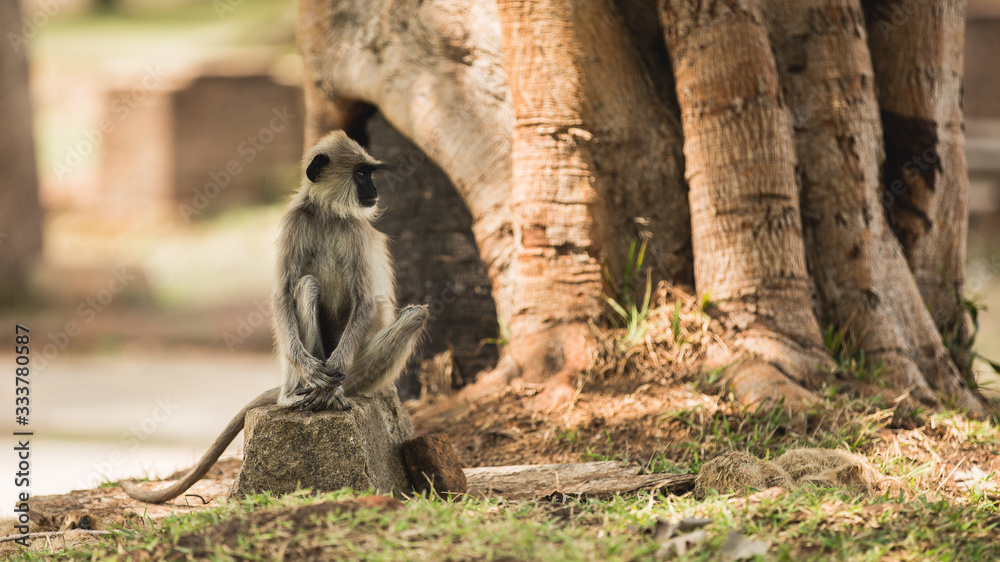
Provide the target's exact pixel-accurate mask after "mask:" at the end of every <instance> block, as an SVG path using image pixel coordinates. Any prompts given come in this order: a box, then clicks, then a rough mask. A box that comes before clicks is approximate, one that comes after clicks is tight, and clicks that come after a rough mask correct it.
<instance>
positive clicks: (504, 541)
mask: <svg viewBox="0 0 1000 562" xmlns="http://www.w3.org/2000/svg"><path fill="white" fill-rule="evenodd" d="M351 497H355V494H353V493H351V492H349V491H346V490H345V491H341V492H336V493H332V494H324V495H321V496H318V497H312V496H309V495H306V494H299V495H292V496H288V497H285V498H282V499H273V498H269V497H266V496H256V497H253V498H250V499H247V500H244V501H242V502H238V503H234V504H232V505H229V506H226V507H223V508H217V509H213V510H206V511H201V512H196V513H192V514H187V515H183V516H178V517H171V518H168V519H165V520H163V521H162V522H159V523H156V524H151V525H147V526H146V527H145V528H143V529H139V530H136V531H126V530H121V531H119V532H118V533H116V534H115V535H111V536H108V537H105V538H102V539H100V541H99V542H98V543H97V544H96V545H93V546H89V547H87V548H83V549H79V550H76V551H65V550H58V549H56V550H43V551H38V552H34V553H24V554H25V557H24V558H25V559H29V560H33V559H50V558H51V557H58V558H60V559H65V558H70V557H72V558H76V559H105V558H124V557H129V558H134V559H140V560H141V559H154V560H155V559H165V558H181V559H183V558H186V557H192V558H195V557H196V558H212V559H219V560H232V559H246V560H269V559H279V558H281V557H282V556H284V557H285V558H287V559H303V558H320V557H322V558H324V559H337V560H359V559H365V560H654V559H660V558H659V556H658V555H657V552H658V551H659V550H660V549H661V546H662V545H661V544H660V543H659V542H657V541H656V540H655V539H654V537H653V536H652V535H651V533H650V532H649V530H650V529H652V528H653V527H654V525H655V523H656V521H657V518H663V519H667V520H671V521H673V520H677V519H680V518H682V517H697V518H709V519H711V520H712V523H711V524H709V525H708V526H707V527H706V530H707V537H706V539H705V540H704V542H701V543H700V544H695V545H694V547H693V550H692V551H690V552H688V553H687V554H686V555H685V556H681V557H679V559H680V560H717V559H718V558H719V551H720V549H721V547H722V545H723V543H724V541H725V539H726V537H727V535H728V533H729V531H730V530H731V529H734V530H738V531H739V532H741V533H743V534H745V535H747V536H749V537H752V538H753V539H754V540H763V541H769V542H770V544H771V548H770V550H769V552H768V556H767V559H773V560H789V559H793V558H794V559H810V560H830V559H838V560H880V559H885V558H889V559H893V560H990V559H995V557H996V556H997V555H1000V545H998V544H997V542H996V538H997V536H998V525H1000V517H998V515H997V513H998V507H1000V506H998V502H997V501H996V500H994V499H988V498H986V497H980V498H978V499H976V498H973V497H972V494H970V496H969V498H968V500H967V501H966V502H964V503H960V504H957V503H953V502H949V501H947V500H946V499H944V498H940V497H934V496H933V495H930V496H920V497H917V498H912V499H901V498H899V497H895V498H894V497H875V498H868V499H860V498H858V497H856V496H852V495H850V494H849V493H846V492H844V491H841V490H832V489H816V488H811V487H805V488H800V489H797V490H793V491H791V492H789V493H787V494H785V495H783V496H780V497H777V498H765V499H762V500H760V501H746V502H739V501H734V500H740V499H742V498H740V497H739V496H732V495H715V494H712V495H709V497H707V498H706V499H704V500H702V501H696V500H694V499H693V498H692V497H690V496H689V495H688V496H681V497H678V496H666V495H662V494H659V493H639V494H637V495H635V496H631V497H623V496H616V497H613V498H611V499H608V500H604V501H592V500H587V499H576V498H568V499H566V500H565V501H547V500H543V501H517V502H507V501H502V500H496V499H474V498H464V499H461V500H457V501H453V502H447V501H442V500H438V499H431V498H427V497H417V498H414V499H411V500H409V501H407V502H405V504H404V506H403V507H402V508H401V509H399V510H396V511H385V510H379V509H376V508H367V509H361V510H358V511H354V512H350V511H341V512H337V511H333V510H327V511H324V512H322V513H321V514H319V515H316V516H314V517H311V518H309V519H308V520H305V521H298V522H296V521H294V517H293V516H291V515H292V514H293V513H294V512H295V510H297V509H299V508H302V507H304V506H310V505H318V504H327V503H330V502H341V501H344V500H347V499H348V498H351ZM194 537H211V538H214V539H216V540H211V538H210V539H209V540H208V541H199V540H193V538H194Z"/></svg>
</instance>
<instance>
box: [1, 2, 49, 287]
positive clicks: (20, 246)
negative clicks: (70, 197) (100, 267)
mask: <svg viewBox="0 0 1000 562" xmlns="http://www.w3.org/2000/svg"><path fill="white" fill-rule="evenodd" d="M21 23H22V22H21V9H20V3H19V2H14V1H7V2H0V30H2V36H3V38H4V43H5V44H4V45H3V46H2V48H0V124H3V129H4V131H3V134H2V135H0V169H2V170H3V187H2V188H0V303H3V304H13V303H18V302H22V301H23V299H24V297H25V296H26V294H27V290H28V288H27V279H28V275H29V273H30V270H31V267H32V265H33V264H34V263H35V261H36V260H38V258H39V257H40V256H41V253H42V208H41V205H40V203H39V200H38V173H37V171H36V169H35V141H34V134H33V133H32V111H31V95H30V89H29V84H28V60H27V53H26V52H25V48H26V47H27V40H26V38H24V37H22V36H21ZM13 38H19V39H20V41H17V40H16V39H13Z"/></svg>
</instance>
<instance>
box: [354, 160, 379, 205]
mask: <svg viewBox="0 0 1000 562" xmlns="http://www.w3.org/2000/svg"><path fill="white" fill-rule="evenodd" d="M372 171H374V168H372V167H369V166H361V167H358V168H357V169H355V170H354V186H355V188H357V190H358V201H359V202H360V203H361V206H362V207H374V206H375V203H376V202H377V201H378V190H377V189H375V182H373V181H372Z"/></svg>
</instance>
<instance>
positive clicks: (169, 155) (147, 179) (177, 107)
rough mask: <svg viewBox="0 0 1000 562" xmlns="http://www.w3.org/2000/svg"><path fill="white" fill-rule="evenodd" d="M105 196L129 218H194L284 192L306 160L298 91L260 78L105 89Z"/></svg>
mask: <svg viewBox="0 0 1000 562" xmlns="http://www.w3.org/2000/svg"><path fill="white" fill-rule="evenodd" d="M106 100H107V103H106V104H105V115H104V116H103V118H102V119H101V121H100V122H99V124H98V128H97V130H99V131H100V132H101V134H102V135H103V143H104V150H103V151H102V157H101V176H102V181H101V186H102V187H101V189H102V193H101V200H102V201H103V202H104V203H105V204H106V205H108V206H112V207H114V208H115V209H117V210H120V211H122V212H123V213H127V214H138V215H140V216H146V215H148V214H149V213H150V211H155V213H154V214H157V215H163V216H164V217H165V218H172V217H174V218H179V219H181V220H186V221H190V220H195V219H197V218H199V217H204V216H209V215H212V214H216V213H219V212H221V211H223V210H225V209H227V208H230V207H232V206H235V205H242V204H248V203H255V202H263V201H270V200H274V199H277V198H278V197H280V196H281V195H283V194H287V193H288V192H289V191H290V190H291V189H292V188H293V187H294V186H295V185H296V184H297V183H298V175H299V162H300V160H301V158H302V138H303V133H302V123H303V118H304V110H303V102H302V92H301V89H300V88H298V87H295V86H288V85H284V84H279V83H277V82H276V81H274V80H273V79H272V78H271V77H270V76H268V75H266V74H252V75H243V76H222V75H209V76H198V77H196V78H194V79H192V80H190V81H187V82H184V83H182V84H179V85H166V86H162V87H159V88H157V89H150V90H142V89H139V88H138V87H136V88H117V89H111V90H109V91H108V92H107V94H106Z"/></svg>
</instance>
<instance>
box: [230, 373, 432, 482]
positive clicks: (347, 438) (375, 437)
mask: <svg viewBox="0 0 1000 562" xmlns="http://www.w3.org/2000/svg"><path fill="white" fill-rule="evenodd" d="M351 401H352V402H353V403H354V408H353V409H351V410H348V411H346V412H333V411H325V412H300V411H298V410H297V409H294V408H287V407H282V406H266V407H264V408H257V409H255V410H251V411H250V412H248V413H247V417H246V427H245V428H244V458H243V466H242V467H240V472H239V474H238V475H237V476H236V481H235V482H234V483H233V488H232V490H231V492H230V494H229V497H230V498H234V499H239V498H243V497H245V496H247V495H249V494H253V493H262V492H268V493H271V494H287V493H289V492H294V491H295V490H297V489H300V488H311V489H313V490H315V491H317V492H328V491H333V490H339V489H341V488H344V487H347V488H352V489H354V490H367V489H369V488H371V489H374V490H376V491H378V492H381V493H392V492H393V490H398V491H401V492H409V491H410V489H411V484H410V480H409V477H408V475H407V472H406V466H405V464H404V461H403V452H402V445H403V443H404V442H405V441H407V440H408V439H410V438H411V437H413V426H412V425H411V424H410V418H409V417H408V416H407V415H406V411H405V410H404V409H403V406H402V404H400V402H399V397H398V396H397V395H396V391H395V389H394V388H392V389H387V390H386V391H384V392H381V393H379V394H377V395H376V396H374V397H365V396H352V397H351Z"/></svg>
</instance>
